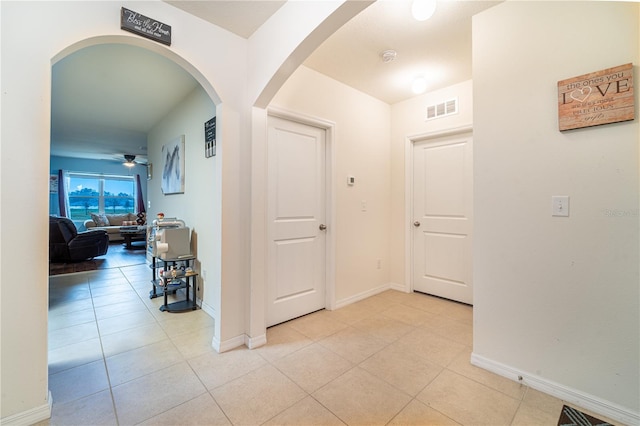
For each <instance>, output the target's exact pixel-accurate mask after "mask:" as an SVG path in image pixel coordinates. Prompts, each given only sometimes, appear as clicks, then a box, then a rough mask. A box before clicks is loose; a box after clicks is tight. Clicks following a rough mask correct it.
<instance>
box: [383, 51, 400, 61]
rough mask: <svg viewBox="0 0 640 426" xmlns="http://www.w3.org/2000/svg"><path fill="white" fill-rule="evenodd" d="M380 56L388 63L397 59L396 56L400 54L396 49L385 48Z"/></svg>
mask: <svg viewBox="0 0 640 426" xmlns="http://www.w3.org/2000/svg"><path fill="white" fill-rule="evenodd" d="M380 56H382V62H384V63H385V64H388V63H389V62H393V61H395V59H396V56H398V52H396V51H395V50H385V51H384V52H382V53H381V54H380Z"/></svg>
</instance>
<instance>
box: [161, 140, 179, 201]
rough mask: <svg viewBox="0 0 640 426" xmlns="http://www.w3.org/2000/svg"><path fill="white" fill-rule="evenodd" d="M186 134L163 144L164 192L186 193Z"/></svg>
mask: <svg viewBox="0 0 640 426" xmlns="http://www.w3.org/2000/svg"><path fill="white" fill-rule="evenodd" d="M184 145H185V144H184V135H180V136H178V137H177V138H175V139H173V140H172V141H171V142H168V143H166V144H165V145H163V146H162V153H161V155H162V183H161V185H160V186H161V188H162V193H163V194H164V195H169V194H183V193H184V178H185V169H184V156H185V148H184Z"/></svg>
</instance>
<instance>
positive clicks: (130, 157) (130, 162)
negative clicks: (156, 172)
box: [122, 154, 146, 167]
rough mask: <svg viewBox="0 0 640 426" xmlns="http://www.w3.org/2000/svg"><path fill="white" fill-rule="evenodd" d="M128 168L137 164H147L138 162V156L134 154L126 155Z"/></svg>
mask: <svg viewBox="0 0 640 426" xmlns="http://www.w3.org/2000/svg"><path fill="white" fill-rule="evenodd" d="M122 164H123V165H125V166H126V167H133V166H135V165H136V164H146V162H145V161H136V156H135V155H133V154H124V163H122Z"/></svg>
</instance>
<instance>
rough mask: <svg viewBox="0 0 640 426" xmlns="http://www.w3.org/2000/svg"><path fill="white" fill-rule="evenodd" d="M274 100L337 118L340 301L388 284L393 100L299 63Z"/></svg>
mask: <svg viewBox="0 0 640 426" xmlns="http://www.w3.org/2000/svg"><path fill="white" fill-rule="evenodd" d="M271 106H277V107H279V108H282V109H285V110H290V111H294V112H296V113H298V114H303V115H308V116H311V117H315V118H319V119H323V120H326V121H330V122H333V123H335V129H336V134H335V140H334V142H333V147H332V150H333V151H334V158H335V164H334V169H333V182H334V184H333V191H334V194H333V195H334V200H335V206H334V209H335V223H329V226H330V227H332V229H333V232H334V234H333V235H334V237H335V300H336V302H337V303H338V304H340V302H341V301H345V300H346V299H348V298H350V297H354V296H358V295H360V294H362V293H366V292H370V291H372V290H374V289H376V288H379V287H382V286H386V285H388V284H389V232H388V223H389V214H390V207H389V200H390V192H389V191H390V185H389V183H390V160H389V134H390V127H389V123H390V120H389V112H390V108H389V105H388V104H386V103H384V102H381V101H379V100H376V99H374V98H372V97H370V96H368V95H365V94H363V93H361V92H358V91H357V90H354V89H352V88H350V87H348V86H345V85H344V84H341V83H338V82H337V81H335V80H332V79H330V78H327V77H326V76H323V75H321V74H319V73H317V72H315V71H313V70H311V69H309V68H306V67H300V68H299V69H298V70H296V72H295V73H294V74H293V75H292V76H291V77H290V78H289V80H287V82H286V83H285V84H284V86H283V87H282V88H281V89H280V91H279V92H278V93H277V94H276V96H275V97H274V99H273V101H272V103H271ZM348 175H353V176H355V177H356V184H355V185H354V186H347V181H346V179H347V176H348ZM362 201H365V202H366V204H367V211H366V212H363V211H361V210H362V209H361V203H362ZM378 259H380V260H381V266H382V267H381V269H377V260H378Z"/></svg>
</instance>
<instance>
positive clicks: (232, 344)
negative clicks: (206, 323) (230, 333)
mask: <svg viewBox="0 0 640 426" xmlns="http://www.w3.org/2000/svg"><path fill="white" fill-rule="evenodd" d="M244 338H245V336H244V334H242V335H240V336H236V337H234V338H232V339H229V340H225V341H220V339H218V337H217V336H213V342H212V343H211V344H212V346H213V349H215V350H216V352H218V353H222V352H227V351H230V350H231V349H235V348H237V347H239V346H244Z"/></svg>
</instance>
